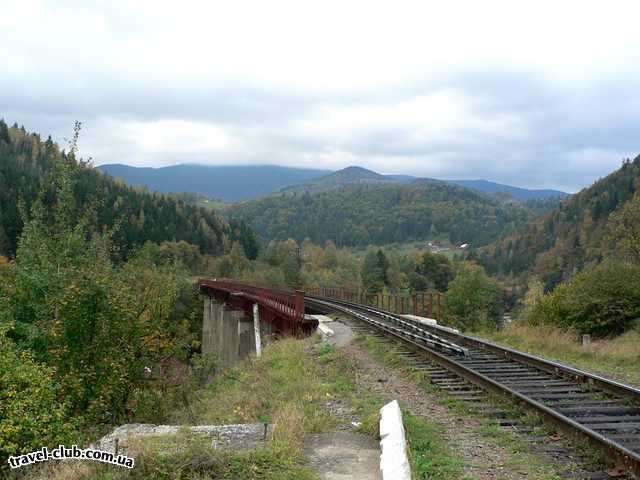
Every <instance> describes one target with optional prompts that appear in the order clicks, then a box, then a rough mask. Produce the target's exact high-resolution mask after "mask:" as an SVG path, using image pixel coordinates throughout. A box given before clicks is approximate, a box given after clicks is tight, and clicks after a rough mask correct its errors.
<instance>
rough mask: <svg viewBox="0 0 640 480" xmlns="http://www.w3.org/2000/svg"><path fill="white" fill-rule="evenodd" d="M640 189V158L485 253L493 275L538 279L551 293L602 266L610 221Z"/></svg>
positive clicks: (488, 248) (485, 261)
mask: <svg viewBox="0 0 640 480" xmlns="http://www.w3.org/2000/svg"><path fill="white" fill-rule="evenodd" d="M639 187H640V156H638V157H636V158H635V160H633V161H629V160H626V161H625V162H623V165H622V167H621V168H620V169H618V170H616V171H615V172H613V173H611V174H610V175H608V176H606V177H605V178H602V179H600V180H599V181H597V182H596V183H594V184H593V185H592V186H590V187H588V188H585V189H583V190H581V191H580V192H578V193H576V194H574V195H572V196H571V197H569V198H568V199H567V200H565V201H563V202H561V204H560V206H559V207H557V208H556V209H554V210H553V211H552V212H550V213H548V214H546V215H544V216H543V217H540V218H539V219H537V220H536V221H535V222H533V223H532V224H531V225H529V226H527V227H526V228H524V229H523V230H522V231H520V232H518V233H515V234H511V235H507V236H505V237H504V238H502V239H500V240H498V241H497V242H496V243H495V244H493V245H491V246H489V247H487V248H486V249H485V251H482V252H480V260H481V261H482V263H483V264H484V265H485V267H486V268H487V269H488V271H489V272H491V273H493V274H498V275H514V276H519V275H527V274H530V273H534V274H536V275H538V276H539V277H540V278H542V280H543V281H544V283H545V284H546V287H547V288H548V289H549V288H552V287H553V286H555V285H556V284H557V283H559V282H561V281H565V280H567V279H568V278H569V277H570V276H571V275H572V274H573V273H575V272H577V271H579V270H581V269H582V268H583V267H584V266H585V265H587V264H590V263H597V262H599V261H600V260H601V259H602V258H603V256H604V255H605V253H606V252H607V251H608V250H609V249H610V247H609V245H608V243H607V239H606V226H607V222H608V220H609V216H610V215H611V214H612V213H613V212H615V211H617V210H618V209H619V208H621V207H622V206H623V205H624V204H625V203H626V202H627V201H629V200H630V199H631V198H632V197H633V195H634V193H635V191H636V190H638V188H639Z"/></svg>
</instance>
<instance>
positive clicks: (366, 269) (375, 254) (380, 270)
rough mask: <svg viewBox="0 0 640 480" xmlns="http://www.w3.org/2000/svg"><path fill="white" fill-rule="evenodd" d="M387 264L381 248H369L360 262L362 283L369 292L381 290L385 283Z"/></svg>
mask: <svg viewBox="0 0 640 480" xmlns="http://www.w3.org/2000/svg"><path fill="white" fill-rule="evenodd" d="M387 268H389V264H388V262H387V259H386V257H385V255H384V252H383V251H382V249H374V248H370V249H369V250H368V251H367V254H366V255H365V257H364V262H363V264H362V285H363V287H364V289H365V290H366V291H367V292H369V293H378V292H381V291H382V290H383V289H384V287H385V283H386V278H387V273H386V272H387Z"/></svg>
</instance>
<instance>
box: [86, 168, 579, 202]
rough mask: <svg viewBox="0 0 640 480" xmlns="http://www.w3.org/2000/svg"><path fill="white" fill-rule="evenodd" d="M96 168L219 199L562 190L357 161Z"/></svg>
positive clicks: (522, 195) (541, 195) (526, 195)
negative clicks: (350, 190) (410, 186)
mask: <svg viewBox="0 0 640 480" xmlns="http://www.w3.org/2000/svg"><path fill="white" fill-rule="evenodd" d="M98 169H99V170H101V171H102V172H104V173H107V174H109V175H111V176H112V177H115V178H120V179H122V180H124V181H125V182H126V183H128V184H130V185H137V186H145V187H147V188H148V189H149V190H154V191H158V192H163V193H182V192H187V193H197V194H200V195H204V196H205V197H208V198H210V199H220V200H222V201H225V202H237V201H242V200H249V199H252V198H259V197H263V196H265V195H269V194H272V193H274V192H276V193H278V192H281V191H284V192H287V193H293V192H305V191H307V192H322V191H329V190H335V189H337V188H341V187H343V186H345V185H354V184H391V183H398V184H407V183H411V182H414V181H425V180H426V181H431V182H437V181H442V182H445V183H449V184H452V185H458V186H462V187H465V188H470V189H472V190H475V191H477V192H481V193H485V194H489V195H496V194H503V196H504V195H505V194H506V195H509V198H513V199H515V200H517V201H520V202H526V201H528V200H546V199H549V198H565V197H566V196H568V194H567V193H565V192H560V191H558V190H529V189H526V188H519V187H512V186H510V185H503V184H500V183H495V182H490V181H487V180H434V179H423V178H418V177H414V176H411V175H381V174H379V173H376V172H374V171H372V170H368V169H366V168H362V167H357V166H351V167H347V168H344V169H342V170H338V171H336V172H331V171H329V170H315V169H309V168H292V167H280V166H276V165H247V166H207V165H174V166H171V167H161V168H150V167H131V166H128V165H120V164H112V165H101V166H99V167H98Z"/></svg>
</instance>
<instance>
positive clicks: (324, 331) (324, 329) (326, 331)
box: [318, 323, 334, 337]
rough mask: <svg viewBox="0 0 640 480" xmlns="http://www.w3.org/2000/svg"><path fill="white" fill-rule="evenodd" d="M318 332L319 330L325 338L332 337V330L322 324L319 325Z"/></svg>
mask: <svg viewBox="0 0 640 480" xmlns="http://www.w3.org/2000/svg"><path fill="white" fill-rule="evenodd" d="M318 330H320V333H322V335H323V336H325V337H333V334H334V332H333V330H332V329H330V328H329V327H327V326H326V325H325V324H324V323H320V324H319V325H318Z"/></svg>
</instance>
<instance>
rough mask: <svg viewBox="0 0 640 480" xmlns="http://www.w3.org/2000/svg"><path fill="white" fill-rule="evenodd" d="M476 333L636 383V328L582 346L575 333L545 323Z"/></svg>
mask: <svg viewBox="0 0 640 480" xmlns="http://www.w3.org/2000/svg"><path fill="white" fill-rule="evenodd" d="M479 335H480V336H483V337H485V338H488V339H490V340H492V341H495V342H498V343H501V344H504V345H507V346H509V347H512V348H515V349H518V350H522V351H525V352H528V353H531V354H534V355H539V356H542V357H545V358H550V359H552V360H556V361H559V362H564V363H567V364H569V365H573V366H575V367H576V368H580V369H584V370H587V371H593V372H598V373H600V374H602V375H604V376H608V377H611V378H613V379H614V380H618V381H621V382H625V383H629V384H631V385H635V386H640V331H637V330H631V331H629V332H627V333H625V334H624V335H621V336H619V337H616V338H614V339H611V340H607V339H605V340H595V341H593V342H591V343H590V344H589V345H585V346H582V345H581V343H580V342H579V341H578V335H577V334H575V333H572V332H568V331H566V330H561V329H559V328H555V327H552V326H548V325H540V326H531V325H527V324H521V323H514V324H511V325H508V326H507V327H506V328H504V329H503V330H501V331H499V332H482V333H481V334H479Z"/></svg>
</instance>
